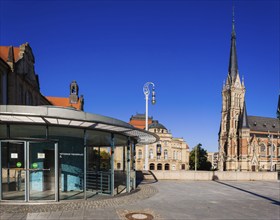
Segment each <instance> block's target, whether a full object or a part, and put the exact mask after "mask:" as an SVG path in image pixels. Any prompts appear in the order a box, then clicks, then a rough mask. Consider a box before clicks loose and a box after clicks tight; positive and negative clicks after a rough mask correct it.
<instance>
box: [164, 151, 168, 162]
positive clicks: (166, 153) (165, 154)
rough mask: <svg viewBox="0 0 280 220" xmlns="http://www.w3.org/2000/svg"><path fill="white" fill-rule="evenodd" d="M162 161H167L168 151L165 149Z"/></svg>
mask: <svg viewBox="0 0 280 220" xmlns="http://www.w3.org/2000/svg"><path fill="white" fill-rule="evenodd" d="M164 159H165V160H167V159H168V151H167V149H165V150H164Z"/></svg>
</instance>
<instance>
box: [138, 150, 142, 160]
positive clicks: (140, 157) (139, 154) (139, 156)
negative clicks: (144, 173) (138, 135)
mask: <svg viewBox="0 0 280 220" xmlns="http://www.w3.org/2000/svg"><path fill="white" fill-rule="evenodd" d="M138 159H142V150H140V149H139V150H138Z"/></svg>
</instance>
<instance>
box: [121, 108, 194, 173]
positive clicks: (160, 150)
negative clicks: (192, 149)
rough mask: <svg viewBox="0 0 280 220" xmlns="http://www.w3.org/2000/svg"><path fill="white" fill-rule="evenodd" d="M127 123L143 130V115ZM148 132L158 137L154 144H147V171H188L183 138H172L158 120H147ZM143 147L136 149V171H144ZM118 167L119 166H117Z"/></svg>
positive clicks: (133, 117)
mask: <svg viewBox="0 0 280 220" xmlns="http://www.w3.org/2000/svg"><path fill="white" fill-rule="evenodd" d="M129 123H130V124H131V125H133V126H134V127H137V128H139V129H142V130H144V128H145V114H138V113H137V114H136V115H133V116H132V117H131V118H130V121H129ZM148 131H149V132H151V133H154V134H155V135H157V136H158V137H159V140H158V141H157V142H156V143H153V144H148V151H147V158H148V170H188V169H189V146H188V144H187V143H186V142H185V141H184V139H183V138H176V137H173V135H172V133H171V132H170V131H169V130H168V129H167V128H166V127H165V126H164V125H163V124H161V123H159V121H158V120H153V118H152V117H149V118H148ZM145 150H146V147H145V145H137V147H136V152H135V153H136V155H135V158H136V159H135V161H136V169H137V170H144V164H145V154H146V151H145ZM119 166H120V165H119Z"/></svg>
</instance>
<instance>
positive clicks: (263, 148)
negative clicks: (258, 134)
mask: <svg viewBox="0 0 280 220" xmlns="http://www.w3.org/2000/svg"><path fill="white" fill-rule="evenodd" d="M260 155H261V157H265V156H266V146H265V145H264V144H260Z"/></svg>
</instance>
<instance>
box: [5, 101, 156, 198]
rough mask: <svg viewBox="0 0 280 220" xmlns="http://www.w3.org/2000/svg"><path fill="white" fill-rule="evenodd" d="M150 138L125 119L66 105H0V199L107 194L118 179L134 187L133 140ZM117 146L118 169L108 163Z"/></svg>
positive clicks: (148, 140) (128, 188)
mask: <svg viewBox="0 0 280 220" xmlns="http://www.w3.org/2000/svg"><path fill="white" fill-rule="evenodd" d="M156 141H158V136H156V135H155V134H153V133H150V132H147V131H144V130H140V129H137V128H135V127H133V126H132V125H130V124H128V123H126V122H123V121H120V120H117V119H114V118H109V117H104V116H101V115H96V114H89V113H86V112H82V111H77V110H74V109H71V108H60V107H54V106H19V105H0V148H1V150H0V158H1V163H0V166H1V167H0V177H1V182H0V200H1V202H6V201H7V202H9V201H12V202H36V201H40V202H42V201H60V200H69V199H89V198H91V197H93V198H94V196H95V195H98V194H109V195H112V196H113V195H115V194H117V193H118V190H117V187H118V186H119V185H120V184H123V185H124V188H125V189H126V192H130V191H131V190H133V189H135V188H136V184H135V183H136V175H135V164H134V163H135V161H134V156H135V146H136V144H151V143H154V142H156ZM118 147H122V148H123V149H125V151H124V155H125V156H124V158H123V163H124V164H125V169H124V170H123V171H122V172H119V171H116V169H115V168H114V150H115V149H116V148H118ZM101 151H106V152H107V154H108V155H109V157H108V158H105V159H104V158H102V157H101Z"/></svg>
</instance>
